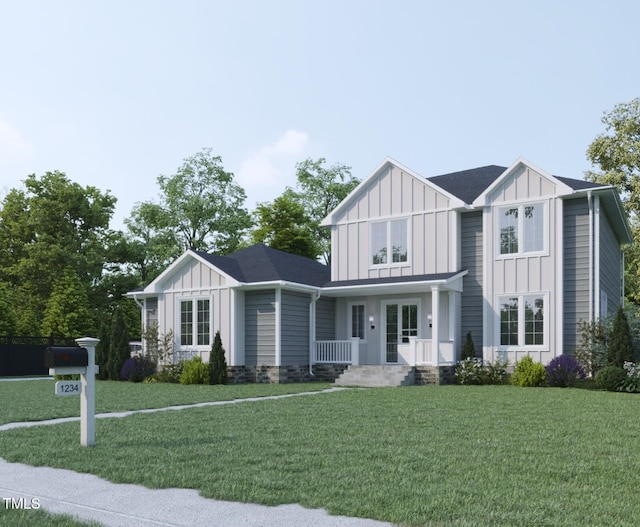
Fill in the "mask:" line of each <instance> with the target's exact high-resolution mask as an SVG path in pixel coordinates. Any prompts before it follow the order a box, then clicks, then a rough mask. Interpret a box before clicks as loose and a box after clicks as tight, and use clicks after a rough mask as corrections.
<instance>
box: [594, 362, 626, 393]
mask: <svg viewBox="0 0 640 527" xmlns="http://www.w3.org/2000/svg"><path fill="white" fill-rule="evenodd" d="M626 378H627V372H626V371H625V370H624V369H622V368H619V367H618V366H605V367H604V368H602V369H601V370H600V371H599V372H598V373H597V374H596V384H597V385H598V387H599V388H601V389H603V390H607V391H608V392H615V391H616V390H617V389H618V387H620V386H621V385H622V384H623V383H624V382H625V380H626Z"/></svg>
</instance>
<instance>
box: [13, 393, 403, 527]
mask: <svg viewBox="0 0 640 527" xmlns="http://www.w3.org/2000/svg"><path fill="white" fill-rule="evenodd" d="M341 389H343V388H330V389H328V390H323V391H318V392H302V393H296V394H286V395H276V396H269V397H256V398H251V399H234V400H231V401H215V402H209V403H196V404H190V405H182V406H171V407H166V408H154V409H147V410H134V411H130V412H114V413H108V414H99V415H97V416H96V417H97V418H102V419H108V418H122V417H126V416H128V415H132V414H136V413H152V412H162V411H170V410H174V411H179V410H183V409H187V408H194V407H202V406H218V405H225V404H241V403H251V402H259V401H267V400H272V399H280V398H285V397H299V396H306V395H315V394H321V393H327V392H330V391H337V390H341ZM78 419H79V418H78V417H70V418H62V419H51V420H48V421H37V422H28V423H9V424H6V425H3V426H0V433H1V431H2V430H10V429H12V428H22V427H30V426H46V425H54V424H57V423H63V422H68V421H76V420H78ZM327 484H328V485H330V484H331V482H330V481H329V482H327ZM35 498H37V500H36V501H35V502H34V501H32V500H34V499H35ZM7 499H8V500H9V502H10V500H11V499H15V500H16V503H17V500H19V499H22V500H23V503H26V504H27V505H30V504H32V503H39V507H40V509H42V510H45V511H47V512H51V513H54V514H71V515H73V516H75V517H77V518H79V519H81V520H93V521H98V522H100V523H102V524H103V525H105V526H109V527H151V526H167V527H169V526H171V527H178V526H207V527H384V526H387V527H388V526H390V525H391V524H388V523H384V522H377V521H374V520H366V519H361V518H349V517H345V516H330V515H328V514H327V513H326V511H324V510H322V509H305V508H303V507H301V506H299V505H280V506H278V507H266V506H263V505H255V504H250V503H236V502H226V501H218V500H209V499H205V498H203V497H201V496H200V495H199V494H198V492H197V491H195V490H188V489H160V490H153V489H148V488H146V487H142V486H139V485H126V484H117V483H110V482H108V481H106V480H104V479H101V478H99V477H97V476H94V475H92V474H80V473H77V472H74V471H72V470H64V469H54V468H48V467H32V466H29V465H23V464H21V463H9V462H7V461H5V460H4V459H2V458H0V515H1V514H2V512H3V508H5V507H6V506H7V505H6V500H7Z"/></svg>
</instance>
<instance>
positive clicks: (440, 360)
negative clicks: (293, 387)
mask: <svg viewBox="0 0 640 527" xmlns="http://www.w3.org/2000/svg"><path fill="white" fill-rule="evenodd" d="M407 340H408V342H406V343H401V344H396V343H394V344H389V343H388V344H386V357H385V360H386V362H385V364H386V365H393V364H395V365H404V366H453V365H455V363H456V354H455V342H454V341H453V340H444V341H443V340H441V341H439V342H436V343H434V341H433V340H432V339H419V338H417V337H408V338H407ZM360 346H361V340H360V339H359V338H352V339H349V340H319V341H315V342H314V346H313V358H312V362H313V364H351V365H360V364H361V361H360Z"/></svg>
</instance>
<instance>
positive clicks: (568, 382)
mask: <svg viewBox="0 0 640 527" xmlns="http://www.w3.org/2000/svg"><path fill="white" fill-rule="evenodd" d="M546 370H547V384H549V386H555V387H557V388H567V387H569V386H573V385H574V384H575V382H576V381H577V380H578V379H580V380H582V379H584V378H585V373H584V370H583V369H582V366H580V364H578V361H577V360H576V359H575V357H573V356H572V355H560V356H559V357H556V358H555V359H553V360H552V361H551V362H550V363H549V364H547V367H546Z"/></svg>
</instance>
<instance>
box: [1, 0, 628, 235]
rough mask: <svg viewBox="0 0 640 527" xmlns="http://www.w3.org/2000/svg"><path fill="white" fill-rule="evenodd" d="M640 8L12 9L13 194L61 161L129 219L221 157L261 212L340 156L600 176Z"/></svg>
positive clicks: (8, 152)
mask: <svg viewBox="0 0 640 527" xmlns="http://www.w3.org/2000/svg"><path fill="white" fill-rule="evenodd" d="M638 20H640V2H638V1H637V0H609V1H607V2H603V1H594V0H579V1H575V0H562V1H560V0H550V1H549V0H536V1H528V0H521V1H518V0H511V1H506V0H505V1H498V0H485V1H483V2H478V1H477V0H460V1H456V0H451V1H449V2H435V1H429V0H413V1H409V0H395V2H382V1H378V0H364V1H361V0H339V1H335V0H317V1H315V0H314V1H311V0H271V1H267V0H263V1H259V0H232V1H219V0H179V1H178V0H173V1H168V0H108V1H102V0H81V1H76V0H56V1H50V0H21V1H19V2H18V1H16V0H0V58H1V60H0V198H3V197H4V196H6V193H7V192H8V191H9V190H11V189H14V188H22V182H23V181H24V179H25V178H26V177H27V176H28V175H30V174H36V175H38V176H41V175H43V174H44V173H46V172H47V171H54V170H59V171H61V172H64V173H65V174H66V175H67V176H68V177H69V179H70V180H72V181H75V182H77V183H79V184H80V185H82V186H89V185H91V186H95V187H97V188H99V189H100V190H102V191H103V192H104V191H107V190H109V191H110V193H111V194H112V195H114V196H115V197H116V198H117V199H118V202H117V205H116V211H115V214H114V218H113V220H112V227H113V228H116V229H122V228H124V227H123V221H124V219H125V218H127V217H128V216H129V215H130V213H131V210H132V208H133V207H134V205H135V204H136V203H138V202H143V201H156V202H157V201H158V200H159V188H158V185H157V178H158V176H160V175H165V176H170V175H172V174H175V172H176V170H177V169H178V167H179V166H180V165H181V164H182V162H183V160H184V159H185V158H187V157H189V156H191V155H193V154H195V153H196V152H198V151H200V150H201V149H203V148H211V149H212V150H213V153H214V154H216V155H218V156H220V157H221V158H222V165H223V166H224V168H225V170H227V171H230V172H232V173H233V174H234V175H235V179H236V182H237V183H238V184H240V185H241V186H242V187H243V188H244V189H245V191H246V194H247V202H246V205H247V208H248V209H249V210H253V208H254V207H255V204H256V203H257V202H265V201H270V200H272V199H274V198H275V197H277V196H279V195H280V194H281V193H282V192H283V191H284V189H285V187H286V186H292V185H294V184H295V165H296V163H298V162H300V161H303V160H304V159H306V158H313V159H317V158H320V157H322V158H325V159H326V162H327V166H330V165H333V164H337V163H340V164H345V165H347V166H350V167H351V171H352V174H353V175H354V176H356V177H358V178H359V179H364V178H366V177H367V176H369V175H370V174H371V172H372V171H373V170H374V169H375V168H376V167H377V166H378V165H379V164H380V163H381V162H382V161H383V160H384V159H385V158H386V157H387V156H389V157H392V158H394V159H396V160H397V161H399V162H400V163H402V164H403V165H405V166H407V167H409V168H410V169H412V170H413V171H414V172H417V173H418V174H420V175H422V176H424V177H431V176H436V175H440V174H446V173H449V172H455V171H458V170H465V169H469V168H475V167H480V166H484V165H490V164H495V165H503V166H509V165H510V164H511V163H513V162H514V161H515V160H516V159H517V158H518V157H520V156H522V157H524V158H525V159H527V160H528V161H530V162H532V163H533V164H535V165H537V166H538V167H540V168H542V169H544V170H546V171H548V172H550V173H552V174H555V175H559V176H565V177H573V178H577V179H582V178H583V175H584V172H585V171H587V170H589V169H590V168H591V166H590V164H589V162H588V160H587V158H586V150H587V147H588V145H589V143H591V141H593V140H594V139H595V137H596V136H597V135H598V134H601V133H604V132H605V129H604V125H603V124H602V122H601V119H602V117H603V115H604V113H605V112H609V111H611V110H612V109H613V107H614V106H615V105H616V104H620V103H624V102H629V101H630V100H632V99H633V98H635V97H638V96H640V68H639V67H638V64H639V60H640V59H639V58H638V52H639V51H640V40H639V37H638Z"/></svg>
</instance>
